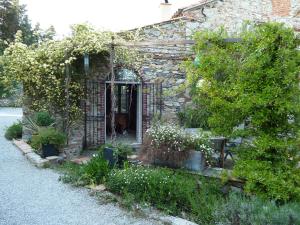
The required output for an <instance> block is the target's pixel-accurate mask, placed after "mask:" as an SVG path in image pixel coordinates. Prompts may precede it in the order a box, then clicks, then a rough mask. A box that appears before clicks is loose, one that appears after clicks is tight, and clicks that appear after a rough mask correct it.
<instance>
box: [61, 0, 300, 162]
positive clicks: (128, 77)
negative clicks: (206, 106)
mask: <svg viewBox="0 0 300 225" xmlns="http://www.w3.org/2000/svg"><path fill="white" fill-rule="evenodd" d="M171 3H172V2H170V3H162V5H161V7H163V8H164V7H170V4H171ZM164 12H170V10H165V9H164ZM163 17H164V18H170V19H169V20H165V21H162V22H160V23H156V24H151V25H148V26H144V27H142V28H139V31H140V33H141V35H142V37H143V40H142V41H144V42H148V43H149V42H150V43H153V44H152V45H151V44H150V45H149V44H148V45H146V44H145V45H144V46H143V45H140V46H138V47H137V48H138V49H139V51H140V52H141V53H142V54H145V55H147V54H150V53H151V57H146V58H145V60H144V61H143V64H142V67H141V69H140V70H139V71H135V70H134V69H132V68H122V67H121V68H120V67H118V68H116V69H115V71H116V89H115V90H116V93H117V95H116V96H117V99H116V109H115V113H116V130H117V133H118V134H117V139H118V140H119V141H126V142H130V143H141V142H142V140H143V136H144V133H145V130H146V129H147V128H148V127H149V125H150V123H151V120H152V119H153V118H154V117H155V115H156V114H159V115H160V114H162V116H163V117H165V118H166V119H169V120H173V119H176V113H177V112H178V111H179V110H181V109H182V108H184V106H185V105H186V104H187V102H189V101H190V99H189V94H188V92H183V93H178V94H174V93H172V90H174V89H176V88H177V87H179V86H180V85H181V84H183V83H184V82H185V73H184V71H183V70H181V69H180V65H181V64H182V62H183V61H184V60H185V59H187V58H188V57H193V56H192V53H191V45H187V44H186V43H185V44H180V43H179V44H178V43H177V44H172V41H174V40H176V41H180V40H191V38H192V35H193V33H194V32H195V31H199V30H203V29H210V30H216V29H218V28H219V27H220V26H224V27H225V28H226V30H227V31H228V32H229V33H230V34H232V36H238V33H237V32H238V31H239V30H240V28H241V27H242V24H243V22H244V21H245V20H248V21H254V22H257V23H263V22H268V21H277V22H284V23H286V24H287V26H290V27H293V28H294V29H295V30H296V31H300V0H244V1H241V0H202V1H200V2H199V3H197V4H194V5H190V6H187V7H185V8H181V9H178V10H177V12H176V13H175V14H174V15H164V16H163ZM135 31H136V30H131V31H127V32H135ZM160 41H161V42H162V41H163V42H170V45H160V44H159V43H160ZM155 43H157V44H155ZM91 61H92V60H91ZM96 61H98V62H99V60H96ZM91 64H92V63H91ZM100 64H101V63H100ZM108 65H109V61H108V59H107V58H105V57H104V58H103V60H102V64H101V65H97V66H96V67H95V68H94V69H93V72H92V73H91V74H93V76H92V78H91V79H89V80H88V82H87V93H88V94H87V98H86V100H85V103H84V109H85V119H84V121H82V124H81V125H80V126H78V127H77V129H73V130H72V131H71V134H70V142H69V147H67V148H66V149H65V152H66V154H67V155H68V156H69V157H72V156H75V155H78V154H79V153H80V151H81V149H82V148H83V146H84V145H85V147H91V146H96V145H100V144H103V143H107V142H109V139H110V138H109V136H110V131H111V128H110V125H109V124H110V123H109V120H110V110H111V109H110V108H111V106H110V88H109V85H110V80H109V74H110V71H109V66H108ZM170 93H171V94H170Z"/></svg>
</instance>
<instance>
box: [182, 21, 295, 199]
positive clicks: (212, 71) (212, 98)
mask: <svg viewBox="0 0 300 225" xmlns="http://www.w3.org/2000/svg"><path fill="white" fill-rule="evenodd" d="M228 37H229V36H228V34H227V33H226V32H225V31H224V30H220V31H219V32H198V33H197V34H196V35H195V42H196V44H195V46H194V50H195V54H196V55H197V56H198V58H199V60H200V63H199V64H197V65H195V64H194V62H193V61H189V62H188V63H187V71H188V81H189V84H190V86H191V87H192V94H193V100H194V101H200V100H201V101H202V104H205V105H206V107H207V109H208V111H209V112H210V113H211V114H210V117H209V119H208V121H209V125H210V127H211V128H212V129H213V132H214V133H215V134H216V135H221V136H226V137H243V139H244V140H245V141H244V142H243V144H242V146H241V147H240V148H239V151H238V160H236V164H235V167H234V175H235V176H237V177H240V178H243V179H245V180H246V185H245V191H246V192H248V193H255V194H256V195H259V196H261V197H263V198H270V199H275V200H277V201H279V202H284V201H290V200H296V199H297V200H299V201H300V169H299V168H297V167H296V165H297V164H298V162H299V146H298V145H297V138H298V131H299V130H300V126H299V124H300V123H299V115H300V89H299V70H300V52H299V51H298V50H297V48H298V46H299V39H297V37H296V34H295V32H294V30H293V29H291V28H287V27H285V26H284V24H279V23H264V24H260V25H252V24H250V25H249V26H247V29H245V30H243V31H242V32H241V33H240V34H239V37H241V41H240V42H237V43H228V42H226V41H224V40H225V39H226V38H228ZM208 43H209V44H208ZM203 97H204V98H203ZM243 123H247V126H245V129H244V130H238V129H236V127H238V126H239V125H240V124H243Z"/></svg>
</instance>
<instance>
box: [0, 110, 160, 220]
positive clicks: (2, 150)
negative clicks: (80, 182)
mask: <svg viewBox="0 0 300 225" xmlns="http://www.w3.org/2000/svg"><path fill="white" fill-rule="evenodd" d="M21 113H22V111H21V110H20V109H12V108H0V225H60V224H61V225H69V224H72V225H92V224H95V225H102V224H103V225H104V224H105V225H117V224H124V225H125V224H132V225H138V224H141V225H147V224H149V225H150V224H157V223H156V222H155V221H152V222H151V221H147V220H145V219H141V218H138V219H137V218H134V217H132V216H131V215H129V214H128V213H126V212H124V211H123V210H122V209H120V208H118V207H117V206H115V205H113V204H106V205H100V204H98V203H97V201H96V199H94V198H92V197H90V196H89V194H88V191H87V190H85V189H80V188H72V187H71V186H69V185H66V184H63V183H61V182H59V181H58V177H59V175H58V174H57V173H56V172H55V171H52V170H50V169H37V168H36V167H34V166H32V165H31V164H29V162H28V161H27V160H26V159H25V157H24V156H22V154H21V153H20V152H19V150H17V149H16V148H15V147H14V146H13V145H12V144H11V143H10V142H9V141H7V140H5V138H4V137H3V134H4V129H5V127H6V126H9V125H10V124H12V123H13V122H14V121H16V120H17V119H19V118H20V115H21Z"/></svg>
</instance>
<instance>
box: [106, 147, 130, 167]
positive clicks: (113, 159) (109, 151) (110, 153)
mask: <svg viewBox="0 0 300 225" xmlns="http://www.w3.org/2000/svg"><path fill="white" fill-rule="evenodd" d="M103 157H104V159H105V160H107V161H108V164H109V166H111V167H113V166H115V165H116V164H117V165H118V166H119V167H122V166H123V164H124V162H125V161H127V156H115V155H114V148H110V147H105V148H104V151H103Z"/></svg>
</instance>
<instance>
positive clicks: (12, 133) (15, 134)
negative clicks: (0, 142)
mask: <svg viewBox="0 0 300 225" xmlns="http://www.w3.org/2000/svg"><path fill="white" fill-rule="evenodd" d="M5 138H6V139H8V140H12V139H18V138H22V123H21V122H17V123H14V124H13V125H11V126H10V127H8V128H7V130H6V132H5Z"/></svg>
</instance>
